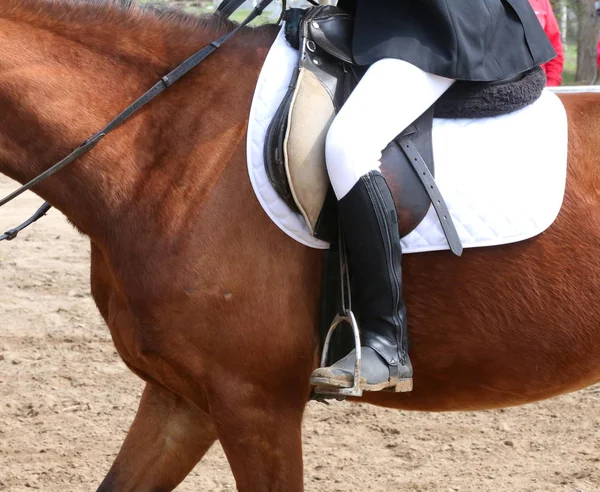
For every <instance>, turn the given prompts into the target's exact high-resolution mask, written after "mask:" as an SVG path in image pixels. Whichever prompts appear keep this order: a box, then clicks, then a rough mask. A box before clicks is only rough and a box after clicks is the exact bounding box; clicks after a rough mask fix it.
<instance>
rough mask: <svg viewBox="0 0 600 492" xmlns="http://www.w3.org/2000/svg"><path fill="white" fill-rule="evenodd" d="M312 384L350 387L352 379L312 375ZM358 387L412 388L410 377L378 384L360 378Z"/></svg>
mask: <svg viewBox="0 0 600 492" xmlns="http://www.w3.org/2000/svg"><path fill="white" fill-rule="evenodd" d="M310 382H311V384H312V385H313V386H317V387H325V388H327V387H329V388H352V384H353V381H352V380H351V379H350V380H348V379H337V378H327V377H314V378H311V379H310ZM358 387H359V388H360V389H362V390H363V391H388V392H391V393H408V392H409V391H412V390H413V380H412V378H406V379H399V380H398V381H397V382H396V383H392V382H390V381H385V382H383V383H378V384H367V382H366V381H365V379H364V378H360V382H359V384H358Z"/></svg>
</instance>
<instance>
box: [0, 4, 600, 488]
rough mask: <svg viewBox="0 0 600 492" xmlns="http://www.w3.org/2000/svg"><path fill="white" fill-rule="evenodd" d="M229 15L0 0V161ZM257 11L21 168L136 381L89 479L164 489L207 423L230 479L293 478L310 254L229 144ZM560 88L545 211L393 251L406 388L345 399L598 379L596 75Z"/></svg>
mask: <svg viewBox="0 0 600 492" xmlns="http://www.w3.org/2000/svg"><path fill="white" fill-rule="evenodd" d="M231 28H232V26H231V25H230V24H229V23H226V22H223V21H219V20H218V19H216V18H213V17H211V18H206V19H197V18H195V17H192V16H186V15H183V14H174V13H163V14H157V13H155V12H152V11H145V10H143V9H141V8H138V7H131V6H122V5H121V4H120V3H119V2H102V1H96V2H94V1H92V0H89V1H88V2H85V1H83V2H82V1H74V0H54V1H50V0H2V2H1V3H0V53H1V55H0V104H1V107H2V112H1V113H0V172H2V173H4V174H6V175H8V176H10V177H12V178H14V179H16V180H18V181H20V182H25V181H28V180H29V179H31V178H32V177H33V176H35V175H37V174H38V173H40V172H41V171H43V170H44V169H46V168H48V167H49V166H50V165H51V164H52V163H54V162H56V161H57V160H58V159H59V158H61V157H62V156H64V155H66V154H68V153H69V152H70V151H71V150H72V149H73V148H74V147H76V146H77V145H78V144H79V142H81V141H83V140H84V139H85V138H86V137H88V136H89V135H90V134H92V133H93V132H95V131H96V130H97V129H99V128H101V127H102V126H104V124H106V123H107V122H108V121H109V120H110V119H111V118H112V117H113V116H115V115H116V114H117V113H118V112H119V111H121V110H122V109H123V108H124V107H126V106H127V105H128V104H129V103H130V102H131V101H132V100H133V99H134V98H135V97H137V96H138V95H140V94H141V93H142V92H143V91H144V90H146V89H147V88H148V87H150V86H151V85H152V84H153V83H154V82H155V81H156V80H157V79H158V78H160V76H162V75H164V74H165V73H166V72H168V71H169V70H170V69H172V68H173V67H174V66H175V65H176V64H177V63H178V62H180V61H182V60H184V59H185V58H186V57H187V56H189V55H190V54H191V53H192V52H194V51H195V50H197V49H198V48H199V47H201V46H204V45H206V44H207V43H208V42H210V41H212V40H213V39H214V38H216V37H218V35H220V34H223V33H224V32H226V31H228V30H229V29H231ZM276 31H277V29H276V28H275V27H273V26H266V27H261V28H257V29H250V28H248V29H244V30H242V31H241V32H240V33H239V35H237V36H236V37H234V38H233V39H232V40H231V42H230V43H229V44H227V45H226V46H224V47H223V48H222V49H221V50H222V51H219V52H218V53H216V54H215V55H213V56H212V57H210V58H208V59H207V60H206V61H205V62H204V63H203V64H202V65H201V66H200V67H198V68H197V69H196V70H194V71H193V72H192V73H191V74H189V75H188V76H187V77H186V78H184V79H182V80H181V82H179V83H178V84H177V85H175V86H173V87H172V88H171V89H170V90H169V91H168V92H166V93H165V94H163V95H162V96H161V97H160V98H159V99H157V100H156V101H154V102H153V103H151V104H150V105H149V106H148V107H146V108H145V109H144V110H143V111H142V112H141V113H140V114H138V115H136V116H135V117H134V118H133V119H132V120H130V121H129V122H128V123H127V124H125V125H124V126H122V127H121V128H119V129H118V130H117V131H116V132H115V133H113V134H111V135H110V136H109V137H107V138H106V139H105V140H104V141H103V142H102V143H101V144H99V145H98V147H96V148H95V149H94V150H93V151H92V152H91V153H89V154H88V155H87V156H85V157H84V158H82V159H81V160H79V161H77V162H76V163H75V164H73V165H72V167H70V168H66V169H65V170H63V171H61V172H60V173H58V174H56V175H55V176H53V177H52V178H50V179H48V180H47V181H45V182H44V183H43V184H41V185H39V186H38V187H36V188H35V191H36V193H37V194H39V195H40V196H41V197H43V198H44V199H46V200H47V201H49V202H50V203H51V204H52V205H54V206H55V207H56V208H58V209H60V210H61V211H62V212H63V213H64V214H65V215H66V216H67V217H68V219H69V220H70V221H71V222H72V223H73V224H74V225H75V227H77V229H79V230H80V231H81V232H83V233H85V234H87V235H88V236H89V237H90V240H91V250H92V253H91V289H92V294H93V297H94V299H95V301H96V304H97V306H98V309H99V310H100V312H101V314H102V316H103V317H104V319H105V320H106V323H107V324H108V326H109V328H110V331H111V334H112V337H113V339H114V342H115V345H116V347H117V349H118V351H119V353H120V355H121V357H122V358H123V360H124V361H125V363H126V364H127V365H128V366H129V367H130V368H131V370H132V371H134V372H135V373H136V374H138V375H139V376H140V377H141V378H143V379H144V380H145V381H146V382H147V385H146V389H145V392H144V394H143V396H142V399H141V402H140V408H139V411H138V414H137V416H136V418H135V421H134V423H133V425H132V427H131V429H130V431H129V434H128V436H127V438H126V440H125V443H124V444H123V447H122V449H121V451H120V453H119V455H118V456H117V458H116V461H115V463H114V465H113V467H112V469H111V470H110V472H109V473H108V475H107V477H106V479H105V480H104V482H103V483H102V485H101V486H100V490H102V491H113V490H119V491H121V490H140V491H148V490H155V491H159V490H161V491H163V490H171V489H172V488H174V487H175V486H176V485H177V484H178V483H179V482H181V480H183V479H184V478H185V476H186V475H187V474H188V473H189V472H190V470H191V469H192V468H193V467H194V465H195V464H196V463H197V462H198V461H199V460H200V459H201V458H202V456H203V455H204V453H205V452H206V451H207V450H208V448H209V447H210V446H211V445H212V444H213V442H214V441H215V440H217V439H218V440H220V441H221V443H222V445H223V448H224V450H225V453H226V455H227V457H228V459H229V462H230V464H231V467H232V470H233V473H234V476H235V478H236V481H237V486H238V488H239V489H240V490H243V491H262V490H279V491H286V492H293V491H299V490H302V488H303V481H302V450H301V435H300V434H301V421H302V415H303V410H304V407H305V404H306V402H307V399H308V397H309V394H310V387H309V383H308V380H309V375H310V373H311V371H312V370H313V369H314V367H315V366H316V364H317V355H318V354H317V352H318V337H317V326H316V325H317V318H318V304H319V296H320V287H319V286H320V274H321V261H322V260H321V255H320V253H319V252H317V251H314V250H310V249H308V248H305V247H303V246H301V245H300V244H298V243H296V242H294V241H293V240H291V239H289V238H288V237H287V236H286V235H285V234H283V233H282V232H280V231H279V229H278V228H277V227H276V226H275V225H273V224H272V223H271V222H270V220H269V219H268V217H267V216H266V214H265V213H264V212H263V210H262V209H261V207H260V205H259V203H258V202H257V200H256V198H255V197H254V194H253V191H252V189H251V186H250V182H249V178H248V176H247V170H246V165H245V152H244V145H245V133H246V125H247V118H248V112H249V107H250V100H251V97H252V93H253V89H254V83H255V81H256V79H257V76H258V73H259V70H260V67H261V64H262V62H263V60H264V57H265V55H266V53H267V50H268V48H269V45H270V43H271V41H272V40H273V38H274V36H275V34H276ZM562 100H563V101H564V103H565V105H566V108H567V111H568V115H569V120H570V149H569V175H568V183H567V194H566V199H565V202H564V207H563V210H562V212H561V213H560V216H559V217H558V219H557V221H556V223H555V224H554V225H553V226H552V227H551V228H550V229H549V230H548V231H546V232H545V233H543V234H542V235H540V236H538V237H536V238H533V239H530V240H528V241H524V242H521V243H517V244H512V245H508V246H502V247H494V248H482V249H472V250H467V251H466V252H465V253H464V255H463V257H462V258H455V257H453V256H452V255H451V254H450V253H447V252H439V253H429V254H423V255H409V256H408V257H406V258H405V260H404V266H405V285H406V301H407V304H408V308H409V313H410V321H409V324H410V338H411V357H412V360H413V364H414V369H415V389H414V391H413V392H412V393H410V394H379V393H371V394H368V393H367V394H365V396H364V398H363V400H364V401H367V402H370V403H374V404H377V405H383V406H388V407H392V408H401V409H409V410H425V411H446V410H475V409H486V408H495V407H501V406H509V405H520V404H523V403H527V402H532V401H534V400H539V399H543V398H549V397H552V396H555V395H559V394H561V393H566V392H569V391H574V390H577V389H579V388H583V387H584V386H587V385H590V384H593V383H595V382H597V381H599V380H600V303H599V302H598V296H599V294H600V255H598V251H600V212H599V211H598V209H599V207H600V197H599V192H598V190H600V173H599V171H598V159H599V157H598V156H600V138H598V135H599V134H600V97H598V96H596V95H589V94H587V95H586V94H584V95H574V96H563V97H562ZM532 131H533V130H532ZM531 186H532V187H535V186H536V183H531Z"/></svg>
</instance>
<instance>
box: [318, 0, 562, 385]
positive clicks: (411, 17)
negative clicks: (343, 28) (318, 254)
mask: <svg viewBox="0 0 600 492" xmlns="http://www.w3.org/2000/svg"><path fill="white" fill-rule="evenodd" d="M338 5H339V6H340V7H341V8H343V9H346V10H348V11H350V12H352V13H353V14H354V16H355V27H354V40H353V54H354V59H355V61H356V63H358V64H360V65H368V66H369V68H368V70H367V72H366V74H365V75H364V77H363V78H362V80H361V81H360V83H359V84H358V86H357V87H356V89H355V90H354V92H353V93H352V95H351V96H350V98H349V99H348V101H347V102H346V104H345V105H344V106H343V107H342V109H341V110H340V112H339V114H338V115H337V117H336V118H335V120H334V122H333V124H332V125H331V128H330V130H329V133H328V136H327V145H326V159H327V169H328V173H329V177H330V180H331V183H332V185H333V189H334V191H335V194H336V196H337V199H338V202H339V213H340V217H341V223H342V228H343V230H344V236H345V242H346V246H347V250H348V261H349V264H350V272H351V275H352V282H353V286H354V287H355V290H356V292H355V305H357V306H358V308H357V312H358V315H359V326H360V327H361V332H362V368H361V387H362V388H363V389H365V390H371V391H378V390H382V389H386V388H390V389H392V390H395V391H410V390H411V389H412V365H411V362H410V359H409V357H408V343H407V324H406V307H405V304H404V301H403V299H402V277H401V259H402V249H401V246H400V236H399V232H398V223H397V215H396V207H395V204H394V199H393V198H392V195H391V193H390V189H389V188H388V185H387V182H386V180H385V178H384V177H383V175H382V174H381V173H380V172H379V167H380V165H381V163H380V159H381V155H382V151H383V149H384V148H385V147H386V146H387V145H388V143H389V142H391V141H392V140H393V139H394V138H395V137H396V136H397V135H399V134H400V133H401V132H402V131H403V130H404V129H405V128H406V127H407V126H408V125H410V124H411V123H412V122H413V121H414V120H415V119H417V117H418V116H420V115H421V114H422V113H423V112H424V111H425V110H427V108H429V107H430V106H431V105H432V104H433V103H434V102H435V101H436V100H437V99H438V98H439V97H440V96H441V95H442V94H443V93H444V92H445V91H446V90H447V89H448V88H449V87H450V86H451V85H452V84H453V83H454V82H455V81H456V80H464V81H498V80H501V79H504V78H507V77H511V76H514V75H516V74H519V73H522V72H525V71H527V70H529V69H531V68H533V67H534V66H536V65H540V64H542V63H545V62H547V61H548V60H550V59H552V58H553V57H554V56H555V52H554V50H553V48H552V45H551V44H550V42H549V41H548V38H547V37H546V34H545V33H544V31H543V29H542V27H541V26H540V23H539V22H538V20H537V18H536V15H535V13H534V11H533V10H532V8H531V6H530V5H529V2H528V0H460V1H457V0H340V1H339V4H338ZM354 361H355V351H354V350H353V351H352V352H350V353H349V354H348V355H347V356H346V357H344V358H343V359H341V360H339V361H337V362H336V363H335V364H333V365H332V366H330V367H326V368H321V369H317V370H316V371H315V372H313V374H312V376H311V382H312V384H314V385H319V386H330V387H350V386H352V383H353V379H354ZM363 378H364V379H363Z"/></svg>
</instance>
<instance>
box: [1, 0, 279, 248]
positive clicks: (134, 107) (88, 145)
mask: <svg viewBox="0 0 600 492" xmlns="http://www.w3.org/2000/svg"><path fill="white" fill-rule="evenodd" d="M272 2H273V0H262V1H261V2H260V3H259V4H258V5H257V6H256V7H255V8H254V10H252V12H251V13H250V15H249V16H248V17H246V18H245V19H244V20H243V21H242V22H241V23H240V24H239V25H238V26H237V27H236V28H235V29H234V30H233V31H231V32H229V33H227V34H225V35H223V36H221V37H220V38H219V39H217V40H215V41H213V42H212V43H210V44H209V45H208V46H205V47H204V48H202V49H201V50H199V51H197V52H196V53H194V54H193V55H192V56H190V57H189V58H188V59H187V60H185V61H184V62H183V63H182V64H181V65H179V66H178V67H177V68H175V69H174V70H173V71H171V72H170V73H168V74H167V75H165V76H164V77H163V78H162V79H161V80H159V81H158V82H157V83H156V84H155V85H154V86H153V87H152V88H151V89H150V90H148V91H147V92H146V93H145V94H143V95H142V96H141V97H139V98H138V99H137V100H136V101H134V102H133V103H132V104H131V105H130V106H129V107H127V108H126V109H125V110H124V111H123V112H122V113H120V114H119V115H118V116H117V117H116V118H114V119H113V120H112V121H111V122H110V123H109V124H108V125H106V126H105V127H104V128H103V129H102V130H100V131H99V132H97V133H96V134H95V135H93V136H92V137H90V138H88V139H87V140H86V141H85V142H83V143H82V144H81V145H80V146H79V147H77V148H76V149H75V150H74V151H73V152H71V153H70V154H69V155H68V156H66V157H65V158H64V159H62V160H60V161H59V162H57V163H56V164H54V165H53V166H52V167H51V168H50V169H48V170H47V171H44V172H43V173H42V174H40V175H39V176H37V177H35V178H34V179H32V180H31V181H29V182H28V183H26V184H24V185H23V186H21V187H20V188H19V189H18V190H16V191H15V192H13V193H11V194H10V195H8V196H6V197H4V198H3V199H1V200H0V207H2V206H3V205H6V204H7V203H8V202H10V201H12V200H14V199H15V198H17V197H18V196H19V195H21V194H23V193H25V192H26V191H27V190H29V189H31V188H32V187H34V186H36V185H37V184H39V183H41V182H42V181H44V180H45V179H46V178H49V177H50V176H52V175H53V174H55V173H57V172H58V171H60V170H61V169H62V168H64V167H65V166H67V165H69V164H71V163H72V162H73V161H74V160H76V159H77V158H78V157H80V156H82V155H83V154H86V153H87V152H89V151H90V150H92V149H93V148H94V147H95V146H96V145H97V144H98V142H100V140H102V139H103V138H104V137H105V136H106V135H108V134H109V133H110V132H112V131H113V130H114V129H115V128H117V127H118V126H120V125H121V124H122V123H124V122H125V120H127V119H128V118H129V117H130V116H132V115H133V114H134V113H136V112H137V111H139V110H140V109H141V108H143V107H144V106H145V105H146V104H148V103H149V102H150V101H152V100H153V99H154V98H155V97H156V96H158V95H159V94H160V93H161V92H163V91H165V90H166V89H168V88H169V87H171V86H172V85H173V84H174V83H175V82H177V81H178V80H179V79H180V78H181V77H183V76H184V75H185V74H186V73H188V72H189V71H190V70H192V69H193V68H195V67H196V66H197V65H199V64H200V62H202V61H203V60H204V59H206V58H207V57H208V56H209V55H211V54H213V53H214V52H215V51H216V50H217V49H218V48H220V47H221V46H222V45H223V43H225V42H226V41H227V40H228V39H229V38H231V37H232V36H233V35H234V34H236V33H237V32H238V31H239V30H240V29H242V28H243V27H245V26H246V25H248V24H249V23H250V22H252V21H253V20H254V19H255V18H257V17H258V16H259V15H261V14H262V13H263V10H264V9H265V8H266V7H268V6H269V4H271V3H272ZM242 3H244V2H243V0H242V1H240V0H224V1H223V2H222V4H221V5H220V6H219V8H218V9H217V11H216V13H218V14H219V15H223V16H225V18H228V17H230V16H231V14H233V12H235V10H237V9H238V8H239V7H240V6H241V5H242ZM284 5H285V4H284ZM221 7H222V8H221ZM50 208H51V206H50V205H49V204H48V203H44V205H42V206H41V207H40V208H39V209H38V210H37V212H36V213H35V214H34V215H33V216H32V217H31V218H29V219H28V220H27V221H25V222H24V223H23V224H21V225H19V226H18V227H15V228H14V229H11V230H9V231H7V232H6V233H4V234H3V235H1V236H0V241H5V240H6V241H11V240H13V239H15V238H16V237H17V235H18V233H19V232H20V231H22V230H23V229H25V228H26V227H27V226H29V225H31V224H33V223H34V222H35V221H37V220H38V219H40V218H41V217H43V216H44V215H45V214H46V213H47V212H48V210H50Z"/></svg>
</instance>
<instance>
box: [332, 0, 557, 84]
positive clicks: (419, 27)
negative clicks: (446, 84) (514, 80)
mask: <svg viewBox="0 0 600 492" xmlns="http://www.w3.org/2000/svg"><path fill="white" fill-rule="evenodd" d="M338 6H339V7H342V8H344V9H347V10H349V11H351V12H353V13H354V14H355V17H356V22H355V28H354V42H353V51H354V58H355V60H356V62H357V63H358V64H360V65H371V64H372V63H374V62H376V61H377V60H380V59H382V58H398V59H401V60H406V61H408V62H410V63H412V64H413V65H416V66H417V67H419V68H421V69H422V70H425V71H426V72H429V73H433V74H436V75H441V76H443V77H448V78H452V79H457V80H473V81H476V80H478V81H493V80H500V79H503V78H506V77H510V76H512V75H515V74H518V73H521V72H524V71H526V70H528V69H530V68H532V67H533V66H535V65H540V64H542V63H545V62H547V61H548V60H550V59H552V58H553V57H554V56H555V52H554V49H553V48H552V45H551V44H550V41H548V38H547V36H546V34H545V33H544V30H543V29H542V27H541V25H540V23H539V21H538V19H537V17H536V15H535V13H534V11H533V9H532V8H531V6H530V5H529V1H528V0H339V3H338Z"/></svg>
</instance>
